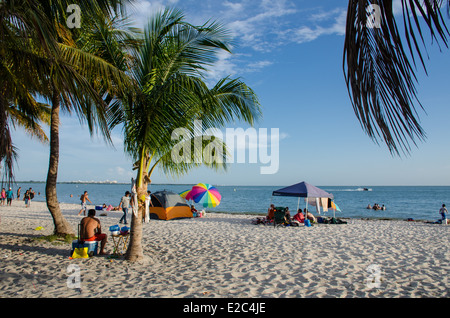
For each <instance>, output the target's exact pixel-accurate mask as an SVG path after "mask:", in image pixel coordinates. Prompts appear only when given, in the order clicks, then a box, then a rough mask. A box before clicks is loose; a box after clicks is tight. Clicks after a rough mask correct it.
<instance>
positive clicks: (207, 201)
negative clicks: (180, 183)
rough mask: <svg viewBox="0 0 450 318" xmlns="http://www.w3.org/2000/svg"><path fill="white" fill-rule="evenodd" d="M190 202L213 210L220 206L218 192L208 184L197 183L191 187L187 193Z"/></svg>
mask: <svg viewBox="0 0 450 318" xmlns="http://www.w3.org/2000/svg"><path fill="white" fill-rule="evenodd" d="M188 197H190V198H191V200H194V202H195V203H200V204H202V205H203V207H205V208H214V207H216V206H218V205H219V204H220V200H221V199H222V196H221V195H220V193H219V191H218V190H217V189H216V188H215V187H213V186H212V185H210V184H207V183H199V184H197V185H195V186H193V187H192V190H191V191H190V192H189V196H188Z"/></svg>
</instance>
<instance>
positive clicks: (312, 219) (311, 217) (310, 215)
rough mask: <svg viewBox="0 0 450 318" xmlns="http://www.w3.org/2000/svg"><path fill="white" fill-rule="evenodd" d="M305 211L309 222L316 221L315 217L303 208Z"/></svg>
mask: <svg viewBox="0 0 450 318" xmlns="http://www.w3.org/2000/svg"><path fill="white" fill-rule="evenodd" d="M305 213H306V218H307V219H308V220H309V221H310V222H311V223H316V217H315V216H314V215H313V214H312V213H311V212H309V211H308V210H307V209H305Z"/></svg>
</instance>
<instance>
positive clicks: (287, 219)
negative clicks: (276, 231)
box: [284, 207, 292, 225]
mask: <svg viewBox="0 0 450 318" xmlns="http://www.w3.org/2000/svg"><path fill="white" fill-rule="evenodd" d="M284 223H285V224H289V225H290V224H291V223H292V220H291V211H289V208H288V207H286V211H285V212H284Z"/></svg>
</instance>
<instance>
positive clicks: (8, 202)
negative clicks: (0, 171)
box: [6, 188, 14, 206]
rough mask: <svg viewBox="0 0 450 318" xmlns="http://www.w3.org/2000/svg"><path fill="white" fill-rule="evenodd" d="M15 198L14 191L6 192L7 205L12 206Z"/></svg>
mask: <svg viewBox="0 0 450 318" xmlns="http://www.w3.org/2000/svg"><path fill="white" fill-rule="evenodd" d="M13 197H14V193H13V191H12V189H11V188H9V190H8V191H6V204H7V205H9V206H11V202H12V199H13Z"/></svg>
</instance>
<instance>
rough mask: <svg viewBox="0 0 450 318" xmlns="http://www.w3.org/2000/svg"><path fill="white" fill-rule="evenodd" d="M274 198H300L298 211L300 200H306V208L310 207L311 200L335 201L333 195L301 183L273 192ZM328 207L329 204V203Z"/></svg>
mask: <svg viewBox="0 0 450 318" xmlns="http://www.w3.org/2000/svg"><path fill="white" fill-rule="evenodd" d="M272 196H283V197H298V204H297V210H298V208H299V205H300V198H306V199H305V201H306V208H307V207H308V199H309V198H328V199H334V196H333V195H332V194H331V193H328V192H326V191H324V190H322V189H320V188H318V187H316V186H313V185H311V184H309V183H306V182H304V181H303V182H300V183H297V184H294V185H291V186H289V187H286V188H282V189H278V190H275V191H273V192H272ZM327 205H328V203H327Z"/></svg>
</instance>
